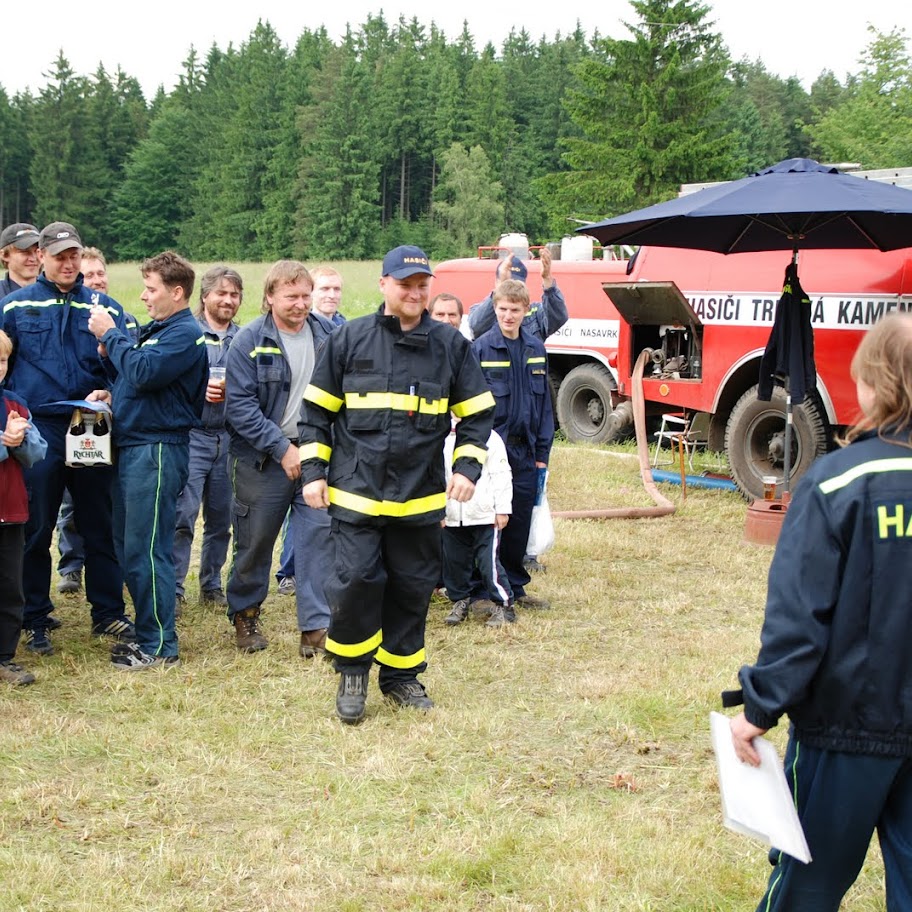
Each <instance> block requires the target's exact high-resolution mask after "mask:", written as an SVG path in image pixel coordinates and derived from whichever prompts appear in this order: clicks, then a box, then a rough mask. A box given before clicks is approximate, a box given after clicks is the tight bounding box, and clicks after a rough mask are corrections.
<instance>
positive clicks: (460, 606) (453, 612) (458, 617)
mask: <svg viewBox="0 0 912 912" xmlns="http://www.w3.org/2000/svg"><path fill="white" fill-rule="evenodd" d="M468 615H469V600H468V599H459V601H458V602H453V607H452V608H451V609H450V613H449V614H448V615H447V616H446V617H445V618H444V619H443V623H444V624H448V625H449V626H450V627H455V626H456V624H461V623H462V622H463V621H464V620H465V619H466V618H467V617H468Z"/></svg>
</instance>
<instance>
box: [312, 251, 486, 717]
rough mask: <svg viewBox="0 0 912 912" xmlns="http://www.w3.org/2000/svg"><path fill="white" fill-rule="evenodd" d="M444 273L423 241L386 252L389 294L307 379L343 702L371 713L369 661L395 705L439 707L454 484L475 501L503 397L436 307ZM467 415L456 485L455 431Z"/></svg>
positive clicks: (333, 339)
mask: <svg viewBox="0 0 912 912" xmlns="http://www.w3.org/2000/svg"><path fill="white" fill-rule="evenodd" d="M432 275H433V273H432V272H431V267H430V264H429V263H428V258H427V255H426V254H425V253H424V251H423V250H421V249H420V248H418V247H411V246H403V247H397V248H395V249H394V250H391V251H390V252H389V253H388V254H387V255H386V257H385V258H384V260H383V276H382V278H381V279H380V291H381V292H382V293H383V304H382V305H381V306H380V308H379V310H378V311H377V312H376V313H374V314H370V315H368V316H365V317H360V318H358V319H356V320H350V321H349V322H348V323H346V324H344V325H343V326H341V327H340V328H339V329H337V330H336V331H335V332H334V333H333V334H332V335H331V336H330V337H329V338H328V339H327V341H326V344H325V346H324V347H323V350H322V352H321V353H320V356H319V357H318V359H317V364H316V367H315V368H314V372H313V376H312V377H311V381H310V384H309V385H308V387H307V389H306V390H305V391H304V408H303V410H302V413H301V426H300V430H301V433H300V443H301V446H300V455H301V477H302V481H303V482H304V488H303V494H304V499H305V501H306V502H307V504H308V505H309V506H311V507H314V508H317V509H326V508H328V509H329V515H330V517H331V520H332V526H331V538H332V545H333V551H334V561H333V568H332V572H331V575H330V577H329V579H328V580H327V584H326V594H327V598H328V600H329V605H330V610H331V620H330V625H329V631H328V634H327V639H326V649H327V651H328V652H330V653H331V654H332V655H333V657H334V660H335V666H336V670H337V671H338V672H339V675H340V682H339V691H338V695H337V697H336V712H337V714H338V716H339V718H340V719H341V720H342V721H343V722H345V723H348V724H355V723H357V722H360V721H361V719H362V718H363V717H364V709H365V700H366V697H367V684H368V677H369V673H370V668H371V664H372V663H373V662H376V663H377V664H378V665H379V666H380V674H379V679H380V690H381V691H382V692H383V694H384V696H385V697H386V698H387V699H388V700H389V701H390V702H392V703H393V704H395V705H397V706H403V707H412V708H414V709H419V710H429V709H431V707H432V706H433V703H432V702H431V700H430V698H429V697H428V695H427V692H426V691H425V689H424V686H423V685H422V684H421V683H419V681H418V675H419V674H421V672H423V671H424V670H425V669H426V668H427V662H426V661H425V651H424V630H425V622H426V620H427V609H428V603H429V601H430V598H431V593H432V592H433V590H434V587H435V586H436V585H437V582H438V580H439V578H440V572H441V528H440V521H441V520H442V519H443V517H444V515H445V510H446V500H447V496H450V497H452V498H454V499H455V500H458V501H461V502H465V501H467V500H469V498H470V497H471V496H472V492H473V491H474V490H475V482H476V481H477V479H478V476H479V475H480V474H481V467H482V463H483V462H484V460H485V457H486V455H487V447H486V444H487V439H488V435H489V433H490V431H491V423H492V419H493V414H494V397H493V396H492V395H491V393H490V391H489V390H488V388H487V385H486V384H485V380H484V376H483V375H482V373H481V367H480V366H479V364H478V361H477V360H476V359H475V356H474V355H473V354H472V349H471V346H470V344H469V342H468V340H466V339H465V338H464V337H463V336H461V335H460V334H459V333H458V332H457V331H456V330H455V329H453V327H452V326H449V325H447V324H445V323H438V322H436V321H434V320H432V319H431V317H430V315H429V314H428V313H427V310H426V308H427V302H428V290H429V288H430V280H431V277H432ZM451 411H452V412H453V413H454V414H455V415H457V416H458V417H460V418H461V419H462V420H461V421H460V422H459V424H458V425H457V430H456V446H455V450H454V454H453V475H452V478H451V481H450V483H449V485H447V482H446V478H445V473H444V465H443V459H442V458H441V453H442V451H443V441H444V439H445V438H446V436H447V434H448V433H449V431H450V412H451Z"/></svg>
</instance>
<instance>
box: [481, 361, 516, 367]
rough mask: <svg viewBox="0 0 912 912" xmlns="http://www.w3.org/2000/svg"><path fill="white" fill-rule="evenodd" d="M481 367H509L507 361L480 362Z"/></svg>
mask: <svg viewBox="0 0 912 912" xmlns="http://www.w3.org/2000/svg"><path fill="white" fill-rule="evenodd" d="M481 366H482V367H509V366H510V362H509V361H482V362H481Z"/></svg>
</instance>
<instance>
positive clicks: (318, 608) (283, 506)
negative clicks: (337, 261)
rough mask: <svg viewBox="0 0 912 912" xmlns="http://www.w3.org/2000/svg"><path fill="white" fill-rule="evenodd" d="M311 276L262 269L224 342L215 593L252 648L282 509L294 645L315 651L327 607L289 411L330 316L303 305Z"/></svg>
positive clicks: (256, 646) (258, 641)
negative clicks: (222, 518)
mask: <svg viewBox="0 0 912 912" xmlns="http://www.w3.org/2000/svg"><path fill="white" fill-rule="evenodd" d="M312 291H313V281H312V280H311V277H310V273H308V271H307V268H306V267H305V266H304V264H303V263H298V262H296V261H294V260H280V261H279V262H278V263H276V264H275V265H274V266H272V268H271V269H270V270H269V273H268V274H267V276H266V283H265V288H264V292H263V305H262V310H263V316H261V317H258V318H257V319H256V320H253V321H252V322H251V323H248V324H247V326H245V327H243V328H242V329H241V330H240V331H239V332H238V334H237V336H235V339H234V342H232V344H231V348H230V349H229V350H228V366H227V384H226V391H225V400H226V413H225V420H226V424H227V426H228V432H229V434H230V435H231V442H230V444H229V447H228V453H229V457H228V469H229V475H230V477H231V480H232V486H233V491H234V499H233V502H232V527H233V531H234V542H235V550H234V560H233V563H232V568H231V574H230V576H229V578H228V586H227V589H226V592H225V595H226V597H227V599H228V618H229V620H231V621H232V623H233V624H234V628H235V634H236V643H237V647H238V649H240V650H242V651H243V652H257V651H259V650H261V649H265V648H266V647H267V645H268V640H267V639H266V637H265V636H264V635H263V632H262V630H261V629H260V606H261V605H262V603H263V601H264V600H265V599H266V595H267V594H268V592H269V572H270V568H271V566H272V551H273V548H274V546H275V541H276V538H277V537H278V534H279V530H280V529H281V528H282V521H283V520H284V518H285V514H286V513H287V512H288V509H289V507H290V508H291V511H292V514H293V515H294V516H295V517H296V518H297V520H298V521H297V522H294V523H293V524H292V527H293V528H294V535H295V558H296V566H297V567H299V568H300V569H299V572H298V585H297V591H296V598H297V607H298V629H299V630H300V632H301V645H300V654H301V656H303V657H304V658H311V657H313V656H314V655H317V654H318V653H320V654H325V648H324V646H325V642H326V628H327V627H328V626H329V607H328V605H327V604H326V597H325V595H324V594H323V573H324V572H325V568H326V567H327V566H329V563H330V556H329V550H328V549H329V519H328V517H327V516H326V515H325V511H321V510H313V509H311V508H310V507H308V506H307V505H306V504H305V503H304V501H303V499H302V498H301V481H300V475H301V462H300V457H299V455H298V418H299V415H300V411H301V402H302V401H303V397H304V390H305V388H306V387H307V383H308V382H309V380H310V375H311V373H313V368H314V363H315V360H316V353H317V352H318V351H319V349H320V347H321V345H322V344H323V341H324V340H325V339H326V337H327V336H328V335H329V334H330V333H331V332H332V325H331V324H330V323H328V322H327V321H326V320H324V319H323V318H322V317H319V316H317V315H316V314H314V313H311V309H310V302H311V293H312Z"/></svg>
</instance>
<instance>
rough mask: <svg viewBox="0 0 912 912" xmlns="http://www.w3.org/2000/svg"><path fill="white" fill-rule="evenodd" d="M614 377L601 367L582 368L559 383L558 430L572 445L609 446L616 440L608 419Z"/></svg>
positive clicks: (571, 372) (610, 421) (591, 365)
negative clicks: (591, 444)
mask: <svg viewBox="0 0 912 912" xmlns="http://www.w3.org/2000/svg"><path fill="white" fill-rule="evenodd" d="M615 388H616V386H615V382H614V377H612V376H611V374H610V372H609V371H607V370H606V369H605V368H604V367H600V366H599V365H596V364H581V365H580V366H579V367H575V368H573V370H572V371H570V372H569V373H568V374H567V376H566V377H564V379H563V380H562V381H561V385H560V389H559V390H558V393H557V417H558V420H559V421H560V427H561V430H562V431H563V432H564V434H565V435H566V437H567V439H568V440H571V441H573V443H610V442H611V441H612V440H614V439H615V438H616V437H617V433H618V427H617V422H615V421H613V420H612V419H611V412H612V406H611V393H612V391H613V390H614V389H615Z"/></svg>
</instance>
